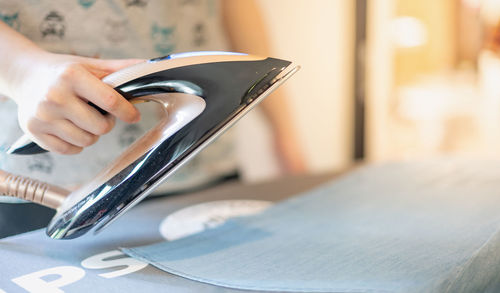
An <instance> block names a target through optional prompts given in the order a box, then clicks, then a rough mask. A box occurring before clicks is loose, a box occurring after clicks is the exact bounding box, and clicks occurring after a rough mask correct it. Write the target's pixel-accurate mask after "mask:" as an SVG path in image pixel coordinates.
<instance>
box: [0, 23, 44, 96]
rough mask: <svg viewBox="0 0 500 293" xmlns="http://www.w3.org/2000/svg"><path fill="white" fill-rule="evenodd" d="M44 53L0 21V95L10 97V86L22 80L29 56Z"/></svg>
mask: <svg viewBox="0 0 500 293" xmlns="http://www.w3.org/2000/svg"><path fill="white" fill-rule="evenodd" d="M40 52H43V50H42V49H40V48H39V47H38V46H36V45H35V44H34V43H33V42H32V41H30V40H29V39H27V38H26V37H24V36H23V35H21V34H20V33H18V32H16V31H15V30H13V29H11V28H10V27H9V26H8V25H6V24H5V23H3V22H2V21H0V56H1V58H0V94H3V95H7V96H10V93H11V90H10V85H11V84H13V83H15V82H18V79H20V78H21V77H20V75H21V73H20V68H22V67H23V66H22V65H23V64H25V63H26V62H28V59H29V58H28V56H30V55H31V54H37V53H40Z"/></svg>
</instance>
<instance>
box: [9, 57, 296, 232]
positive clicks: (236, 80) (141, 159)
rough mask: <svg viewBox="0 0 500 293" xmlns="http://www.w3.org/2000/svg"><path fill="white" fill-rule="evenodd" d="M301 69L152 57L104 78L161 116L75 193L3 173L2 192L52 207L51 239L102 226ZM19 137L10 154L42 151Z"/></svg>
mask: <svg viewBox="0 0 500 293" xmlns="http://www.w3.org/2000/svg"><path fill="white" fill-rule="evenodd" d="M298 69H299V67H298V66H296V65H294V64H293V63H292V62H290V61H285V60H281V59H275V58H263V57H258V56H254V55H247V54H241V53H233V52H190V53H180V54H172V55H168V56H165V57H160V58H155V59H150V60H148V61H146V62H144V63H140V64H136V65H134V66H131V67H128V68H125V69H123V70H120V71H118V72H115V73H113V74H111V75H109V76H107V77H105V78H104V79H103V81H104V82H105V83H107V84H109V85H111V86H112V87H113V88H114V89H115V90H116V91H118V92H119V93H120V94H122V95H123V96H124V97H125V98H126V99H128V100H130V101H131V102H137V101H152V102H156V103H158V104H159V106H160V107H162V108H163V110H164V113H165V115H164V116H163V118H162V119H161V120H160V121H159V122H158V124H157V125H156V126H155V127H154V128H153V129H151V130H149V131H148V132H147V133H146V134H145V135H144V136H143V137H141V138H140V139H138V140H137V141H136V142H134V143H133V144H132V145H131V146H130V147H129V148H128V149H127V150H126V151H125V152H124V153H122V154H121V155H120V156H119V157H118V158H117V159H116V160H114V161H113V162H112V163H111V164H110V165H109V166H108V167H106V168H105V169H104V170H102V171H101V172H100V173H99V174H97V175H96V177H95V178H94V179H92V180H90V181H89V182H88V183H86V184H84V185H83V186H82V187H81V188H79V189H78V190H76V191H73V192H69V191H66V190H64V189H62V188H60V187H57V186H53V185H49V184H46V183H43V182H39V181H36V180H32V179H29V178H25V177H22V176H16V175H12V174H9V173H7V172H4V171H1V170H0V193H2V194H6V195H11V196H16V197H19V198H23V199H26V200H29V201H32V202H36V203H39V204H43V205H46V206H49V207H51V208H54V209H56V210H57V212H56V215H55V216H54V217H53V219H52V221H51V222H50V223H49V225H48V227H47V230H46V232H47V235H48V236H50V237H52V238H54V239H71V238H76V237H79V236H81V235H83V234H85V233H87V232H88V231H89V230H92V229H94V231H95V233H97V232H99V231H101V230H102V229H103V228H105V227H106V226H107V225H109V224H110V223H111V222H112V221H113V220H115V219H116V218H117V217H118V216H120V215H122V214H123V213H124V212H126V211H127V210H128V209H130V208H131V207H132V206H134V205H135V204H137V203H138V202H139V201H141V200H142V199H143V198H144V197H146V196H147V195H148V194H149V193H150V192H151V191H152V190H154V189H155V187H157V186H158V185H159V184H160V183H161V182H163V181H164V180H166V179H167V178H168V177H169V176H171V175H172V174H173V173H174V172H175V171H176V170H177V169H179V168H180V167H181V166H182V165H183V164H185V163H186V162H187V161H189V160H190V159H191V158H193V157H194V156H195V155H196V154H197V153H198V152H200V151H201V150H202V149H203V148H205V147H206V146H207V145H208V144H209V143H211V142H212V141H213V140H215V139H216V138H217V137H218V136H220V135H221V134H222V133H223V132H224V131H225V130H227V129H228V128H229V127H230V126H232V125H233V124H234V123H235V122H236V121H237V120H238V119H240V118H241V117H242V116H243V115H245V114H246V113H247V112H248V111H250V110H251V109H252V108H253V107H254V106H255V105H257V104H258V103H259V102H260V101H262V100H263V99H264V98H265V97H266V96H267V95H269V94H270V93H271V92H272V91H273V90H275V89H276V88H277V87H278V86H280V85H281V84H282V83H283V82H284V81H285V80H287V79H288V78H289V77H290V76H291V75H292V74H294V73H295V72H296V71H297V70H298ZM44 151H45V150H44V149H42V148H40V147H39V146H38V145H36V144H35V143H33V142H31V141H30V140H29V137H27V136H23V137H22V138H20V139H19V140H18V141H17V142H16V143H15V144H14V145H13V147H11V148H10V149H9V151H8V152H9V153H11V154H23V155H29V154H36V153H40V152H44Z"/></svg>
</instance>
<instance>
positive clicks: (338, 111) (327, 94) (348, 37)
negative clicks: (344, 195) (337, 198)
mask: <svg viewBox="0 0 500 293" xmlns="http://www.w3.org/2000/svg"><path fill="white" fill-rule="evenodd" d="M259 3H260V6H261V10H262V13H263V16H264V19H265V22H266V24H267V26H268V28H269V33H270V36H271V41H272V43H271V45H272V47H273V52H274V55H275V56H277V57H279V58H284V59H289V60H292V61H295V62H297V63H298V64H300V65H301V66H302V69H301V70H300V71H299V72H298V73H297V74H296V75H295V76H293V77H292V78H291V79H290V80H289V82H288V83H287V84H286V85H285V86H284V87H283V90H285V91H286V93H287V94H288V96H289V99H290V104H291V108H292V112H293V115H294V116H295V117H296V121H295V125H296V126H297V128H298V131H299V134H300V137H301V142H302V146H303V148H304V150H305V152H306V156H307V161H308V165H309V169H310V171H312V172H321V171H325V170H332V169H341V168H343V167H345V166H346V165H347V164H349V163H350V162H351V157H352V149H353V143H352V141H353V136H352V131H353V130H352V127H353V123H352V120H353V117H352V113H353V109H352V107H353V106H352V105H353V98H352V82H353V78H352V74H353V71H352V63H353V58H354V57H353V40H354V11H353V9H354V1H343V0H315V1H289V0H274V1H266V0H259Z"/></svg>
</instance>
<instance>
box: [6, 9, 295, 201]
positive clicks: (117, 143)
mask: <svg viewBox="0 0 500 293" xmlns="http://www.w3.org/2000/svg"><path fill="white" fill-rule="evenodd" d="M0 20H2V21H0V52H1V55H2V58H0V93H1V94H3V96H4V97H3V98H0V124H1V125H2V129H3V130H2V135H0V151H1V150H3V151H1V152H0V153H1V155H0V168H1V169H3V170H6V171H9V172H11V173H16V174H22V175H25V176H28V177H33V178H36V179H39V180H42V181H47V182H50V183H53V184H57V185H61V186H64V187H66V188H69V189H72V188H75V186H78V185H79V184H82V183H84V182H85V181H86V180H88V179H90V178H91V177H92V176H93V175H95V174H97V172H98V171H99V170H100V169H102V168H103V167H104V166H105V165H106V164H107V163H108V162H109V161H110V160H111V159H112V158H114V157H116V156H117V154H119V153H120V152H121V151H122V150H124V149H125V148H126V147H127V146H128V145H129V144H130V143H131V142H133V141H134V140H135V139H137V138H138V137H139V136H140V135H141V134H142V133H144V132H145V131H146V130H147V129H149V128H150V126H151V125H154V123H155V121H156V120H157V119H156V115H152V114H151V115H150V113H154V111H155V109H154V107H151V106H148V105H144V106H143V105H140V106H139V105H138V106H134V105H132V104H131V103H129V102H128V101H127V100H125V99H124V98H123V97H122V96H120V95H119V94H118V93H117V92H116V91H114V90H113V89H112V88H111V87H109V86H108V85H106V84H104V83H103V82H102V81H101V79H102V78H103V77H105V76H106V75H108V74H110V73H112V72H115V71H117V70H120V69H122V68H124V67H127V66H130V65H133V64H136V63H138V62H143V61H144V60H145V59H148V58H151V57H156V56H162V55H167V54H170V53H175V52H184V51H204V50H233V51H238V52H247V53H252V54H256V55H262V56H267V55H269V53H270V50H269V42H268V41H267V40H266V37H265V35H266V34H265V28H264V25H263V22H262V19H261V17H260V15H259V13H258V7H257V5H256V3H254V2H253V1H230V0H226V1H220V2H218V1H214V0H169V1H158V0H157V1H155V0H110V1H96V0H79V1H35V2H33V1H28V0H25V1H15V2H14V1H6V0H0ZM85 56H86V57H85ZM108 58H113V59H108ZM117 58H118V59H117ZM88 102H92V103H94V104H95V105H97V106H99V107H100V108H102V109H103V110H105V111H107V112H108V113H109V115H102V114H101V113H99V112H98V111H97V110H95V109H93V108H92V107H91V106H89V105H88ZM145 104H152V103H145ZM140 107H144V108H143V109H141V111H139V110H138V109H137V108H140ZM262 109H263V111H264V113H266V116H267V117H268V119H269V121H270V125H271V126H272V129H273V131H274V134H275V144H276V148H277V149H278V152H277V153H278V154H280V156H281V162H282V163H283V166H285V169H287V170H288V171H289V172H291V173H298V172H302V171H304V170H305V163H304V160H303V154H302V151H301V150H300V147H299V144H298V143H297V135H296V133H295V131H294V129H293V128H291V127H290V125H291V123H290V120H291V117H290V114H289V112H288V110H287V107H286V102H285V101H284V97H283V94H282V93H276V94H273V96H272V97H271V98H269V99H268V100H267V101H265V102H264V103H263V107H262ZM141 113H142V117H141ZM16 116H17V117H16ZM116 118H118V119H116ZM22 132H24V133H27V134H29V135H30V137H31V138H32V139H33V141H35V142H36V143H37V144H39V145H40V146H41V147H43V148H44V149H46V150H49V151H50V153H46V154H42V155H34V156H25V157H24V156H12V155H6V154H5V152H4V151H5V150H6V149H7V148H8V147H9V146H10V145H11V143H12V142H13V141H14V140H15V139H16V138H18V137H19V136H20V135H21V134H22ZM98 140H100V143H98V144H96V142H97V141H98ZM229 140H231V137H230V135H229V136H228V135H223V136H222V137H221V138H220V139H218V140H217V141H216V143H214V144H213V145H211V146H210V147H209V148H207V149H206V150H204V151H203V152H201V153H200V154H199V155H198V156H197V157H195V159H194V160H193V162H190V164H188V165H187V166H186V167H183V168H182V169H181V170H180V171H179V172H177V173H176V174H175V175H174V176H173V177H171V178H170V179H169V180H168V182H167V184H164V185H163V188H161V187H160V188H159V190H160V192H168V191H172V190H174V191H175V190H182V189H186V188H190V187H192V186H196V185H202V184H205V183H206V182H208V181H210V180H215V179H216V178H218V177H220V176H224V175H227V174H230V173H231V172H234V170H235V169H236V168H237V166H236V162H235V160H234V156H230V155H228V153H231V152H232V151H231V150H232V149H233V146H232V144H231V142H229ZM67 155H72V156H67ZM75 166H76V168H75Z"/></svg>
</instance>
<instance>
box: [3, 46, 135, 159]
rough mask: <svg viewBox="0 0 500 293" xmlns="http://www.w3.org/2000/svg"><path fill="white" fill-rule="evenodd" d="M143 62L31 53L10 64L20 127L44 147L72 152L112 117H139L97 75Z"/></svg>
mask: <svg viewBox="0 0 500 293" xmlns="http://www.w3.org/2000/svg"><path fill="white" fill-rule="evenodd" d="M141 61H142V60H136V59H127V60H99V59H94V58H84V57H77V56H71V55H60V54H52V53H48V52H45V51H42V50H39V51H34V52H30V53H29V54H27V55H26V56H25V58H22V59H21V60H18V61H17V62H15V63H14V64H13V66H12V67H11V72H13V73H14V74H13V78H12V79H11V82H10V84H9V91H8V95H9V96H10V98H12V99H13V100H14V101H15V102H16V103H17V105H18V118H19V124H20V126H21V128H22V129H23V131H24V132H25V133H27V134H29V135H30V136H31V138H32V139H33V141H35V142H36V143H37V144H38V145H40V146H41V147H42V148H44V149H46V150H48V151H53V152H56V153H60V154H76V153H79V152H81V151H82V149H83V148H85V147H87V146H90V145H92V144H94V143H95V142H96V141H97V139H98V137H99V136H100V135H103V134H105V133H107V132H109V131H110V130H111V129H112V128H113V126H114V118H115V117H118V118H119V119H121V120H123V121H125V122H129V123H134V122H137V121H139V119H140V114H139V112H138V111H137V109H136V108H135V107H134V106H133V105H132V104H131V103H130V102H128V101H127V100H126V99H125V98H123V97H122V96H121V95H120V94H118V93H117V92H116V91H115V90H113V89H112V88H111V87H110V86H108V85H107V84H105V83H103V82H102V81H101V78H103V77H104V76H106V75H108V74H110V73H112V72H114V71H117V70H119V69H121V68H123V67H127V66H130V65H132V64H135V63H138V62H141ZM89 102H91V103H93V104H95V105H97V106H98V107H99V108H101V109H103V110H105V111H106V112H108V113H109V114H108V115H103V114H101V113H99V111H97V110H96V109H95V108H93V107H92V106H90V105H89V104H88V103H89Z"/></svg>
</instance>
